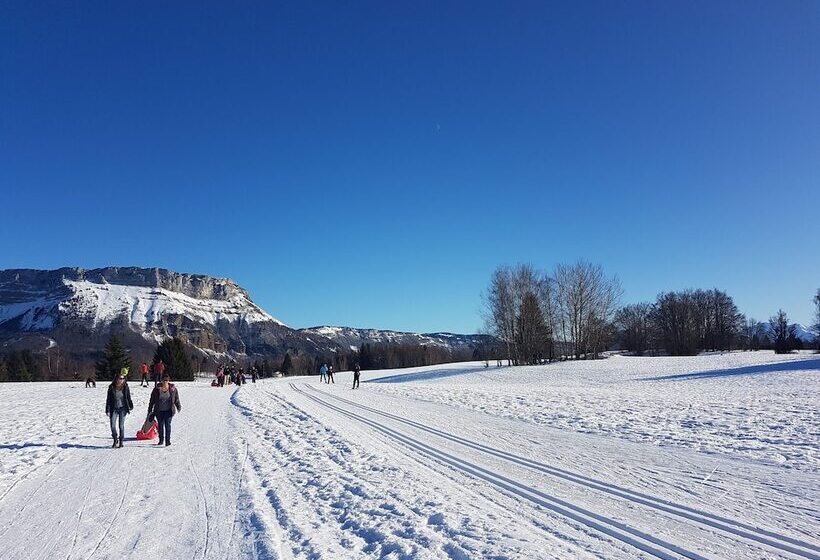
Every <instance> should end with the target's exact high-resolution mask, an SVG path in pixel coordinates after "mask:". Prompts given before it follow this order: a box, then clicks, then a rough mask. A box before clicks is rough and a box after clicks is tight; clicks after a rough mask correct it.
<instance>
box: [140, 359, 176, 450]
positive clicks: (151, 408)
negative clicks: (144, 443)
mask: <svg viewBox="0 0 820 560" xmlns="http://www.w3.org/2000/svg"><path fill="white" fill-rule="evenodd" d="M181 411H182V406H181V405H180V404H179V391H177V388H176V386H175V385H174V384H173V383H171V376H170V375H168V374H167V373H166V374H164V375H163V376H162V383H160V384H159V385H157V386H156V387H154V390H153V391H151V399H150V400H149V401H148V418H156V420H157V423H158V424H159V442H158V443H157V445H162V444H163V443H165V446H166V447H167V446H169V445H171V420H172V419H173V418H174V414H176V413H177V412H181Z"/></svg>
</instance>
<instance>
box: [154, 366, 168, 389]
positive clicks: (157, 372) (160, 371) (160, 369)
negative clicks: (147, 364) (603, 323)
mask: <svg viewBox="0 0 820 560" xmlns="http://www.w3.org/2000/svg"><path fill="white" fill-rule="evenodd" d="M163 375H165V364H164V363H163V361H162V360H160V361H158V362H157V363H155V364H154V387H156V386H157V385H159V382H160V380H161V379H162V376H163Z"/></svg>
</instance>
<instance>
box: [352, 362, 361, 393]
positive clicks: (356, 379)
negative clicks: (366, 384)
mask: <svg viewBox="0 0 820 560" xmlns="http://www.w3.org/2000/svg"><path fill="white" fill-rule="evenodd" d="M361 373H362V369H361V368H360V367H359V364H353V389H356V388H357V387H358V386H359V376H360V375H361Z"/></svg>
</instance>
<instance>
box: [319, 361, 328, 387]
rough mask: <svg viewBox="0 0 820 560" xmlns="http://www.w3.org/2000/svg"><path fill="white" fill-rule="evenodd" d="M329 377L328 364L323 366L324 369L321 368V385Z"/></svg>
mask: <svg viewBox="0 0 820 560" xmlns="http://www.w3.org/2000/svg"><path fill="white" fill-rule="evenodd" d="M326 376H327V364H322V367H320V368H319V383H321V382H323V381H324V380H325V377H326Z"/></svg>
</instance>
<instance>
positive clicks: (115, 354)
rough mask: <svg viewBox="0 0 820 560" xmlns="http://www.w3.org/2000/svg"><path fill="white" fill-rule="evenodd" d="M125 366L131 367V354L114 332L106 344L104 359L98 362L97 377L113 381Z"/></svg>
mask: <svg viewBox="0 0 820 560" xmlns="http://www.w3.org/2000/svg"><path fill="white" fill-rule="evenodd" d="M124 367H126V368H128V369H129V370H130V369H131V356H130V355H129V354H128V351H127V350H126V349H125V347H124V346H123V345H122V342H120V339H119V338H118V337H117V335H115V334H112V335H111V338H109V339H108V343H107V344H106V345H105V351H104V352H103V357H102V359H101V360H100V361H99V362H97V364H96V370H97V379H99V380H101V381H103V380H109V381H113V379H114V377H116V376H117V375H118V374H119V373H120V370H121V369H122V368H124Z"/></svg>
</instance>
